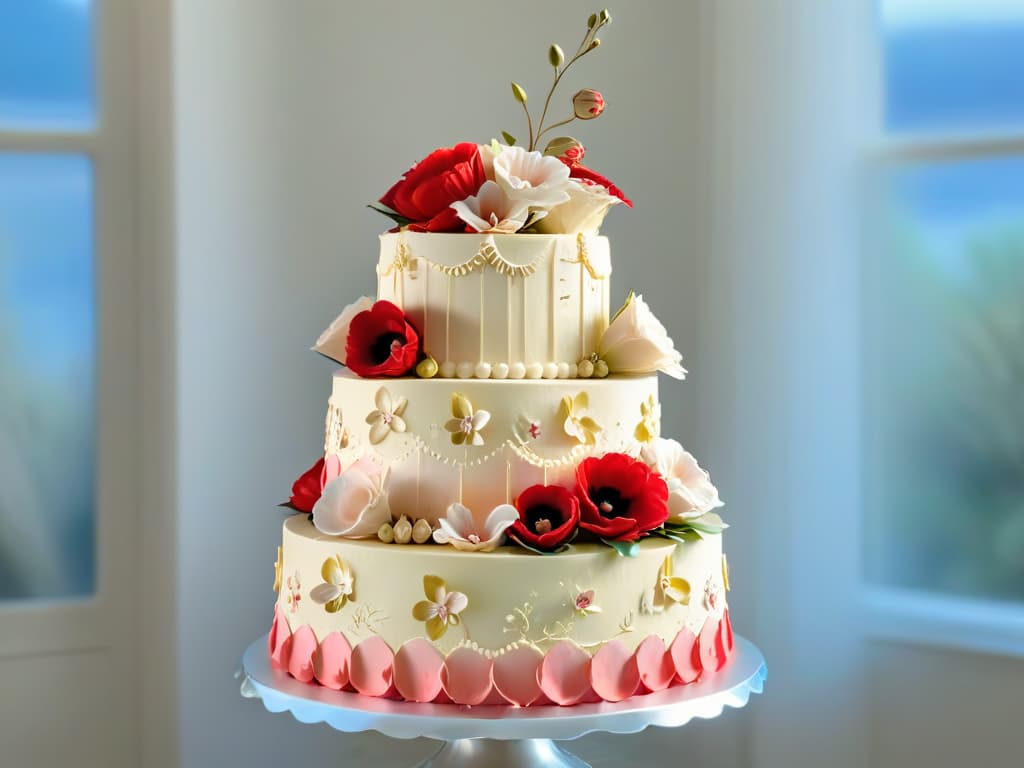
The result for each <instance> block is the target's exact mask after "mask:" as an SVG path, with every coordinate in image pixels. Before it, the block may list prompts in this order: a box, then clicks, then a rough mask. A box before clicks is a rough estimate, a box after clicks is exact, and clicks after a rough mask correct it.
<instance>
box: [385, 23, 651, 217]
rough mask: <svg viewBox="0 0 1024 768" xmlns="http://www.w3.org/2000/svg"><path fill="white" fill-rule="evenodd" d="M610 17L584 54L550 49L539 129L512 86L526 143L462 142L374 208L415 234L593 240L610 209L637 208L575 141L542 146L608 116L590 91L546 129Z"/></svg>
mask: <svg viewBox="0 0 1024 768" xmlns="http://www.w3.org/2000/svg"><path fill="white" fill-rule="evenodd" d="M611 20H612V19H611V15H610V14H609V13H608V11H607V10H603V11H601V12H600V13H595V14H591V16H590V18H589V19H588V21H587V30H586V33H585V34H584V36H583V41H582V42H581V43H580V45H579V48H577V49H576V52H575V53H574V54H573V55H572V57H571V58H569V59H568V60H566V58H565V54H564V53H563V52H562V49H561V47H559V46H558V45H557V44H552V45H551V47H550V48H549V49H548V62H549V63H550V64H551V66H552V68H553V70H554V80H553V82H552V84H551V88H550V90H549V91H548V93H547V96H546V98H545V99H544V106H543V107H542V109H541V113H540V116H539V119H538V120H537V123H536V125H535V124H534V121H533V116H532V115H531V114H530V109H529V107H528V106H527V94H526V89H525V88H523V86H521V85H520V84H519V83H517V82H514V81H513V82H512V96H513V97H514V98H515V100H516V101H517V102H518V103H519V104H521V105H522V107H523V111H524V112H525V113H526V123H527V130H528V141H527V143H526V145H525V146H522V145H519V144H517V140H516V138H515V137H514V136H512V135H511V134H510V133H508V132H506V131H502V138H503V139H504V141H505V143H504V144H502V143H500V142H498V141H497V140H493V141H491V143H490V144H484V145H478V144H474V143H471V142H463V143H460V144H456V145H455V146H453V147H442V148H440V149H437V150H434V151H433V152H431V153H430V154H429V155H428V156H427V157H426V158H424V159H423V160H421V161H420V162H419V163H416V164H415V165H413V166H412V167H411V168H410V169H409V170H408V171H406V172H405V174H404V175H403V176H402V178H401V179H399V180H398V182H396V183H395V184H394V186H392V187H391V189H389V190H388V191H387V192H385V193H384V195H383V197H381V198H380V201H379V203H378V204H375V205H371V206H370V207H371V208H374V209H375V210H377V211H379V212H381V213H383V214H385V215H386V216H388V217H390V218H391V219H393V220H394V221H395V222H396V223H397V224H398V225H399V226H400V227H408V228H409V229H410V230H412V231H415V232H484V233H501V234H512V233H517V232H535V233H543V234H575V233H578V232H586V233H594V232H597V231H598V229H599V228H600V226H601V224H602V222H603V221H604V217H605V215H606V214H607V213H608V211H609V210H610V209H611V207H612V206H614V205H618V204H619V203H625V204H626V205H627V206H628V207H632V205H633V203H632V201H630V200H629V199H628V198H626V196H625V195H624V194H623V193H622V191H621V190H620V189H619V188H618V187H616V186H615V185H614V184H613V183H612V182H611V181H609V180H608V179H606V178H605V177H604V176H602V175H601V174H600V173H598V172H597V171H595V170H593V169H591V168H588V167H586V166H585V165H583V162H582V161H583V156H584V153H585V150H584V148H583V145H582V144H581V143H580V142H579V141H577V140H576V139H574V138H572V137H570V136H558V137H554V138H551V139H550V140H549V141H548V142H547V144H546V145H545V147H544V150H543V151H541V150H539V149H538V148H539V146H540V142H541V139H542V138H543V137H544V136H545V135H548V134H549V133H550V132H551V131H552V130H554V129H555V128H559V127H561V126H563V125H567V124H569V123H571V122H573V121H575V120H593V119H594V118H596V117H598V116H599V115H600V114H601V113H602V112H603V111H604V108H605V102H604V97H603V96H602V95H601V93H600V92H599V91H596V90H594V89H592V88H585V89H583V90H581V91H578V92H577V93H576V94H575V95H574V96H573V97H572V112H571V114H570V115H569V116H568V117H566V118H564V119H562V120H559V121H557V122H552V123H547V122H546V121H547V119H548V110H549V108H550V107H551V103H552V97H553V96H554V94H555V91H556V90H557V89H558V85H559V83H560V82H561V80H562V77H563V76H564V75H565V73H566V72H567V71H568V70H569V68H570V67H572V66H573V64H575V63H576V62H577V61H579V60H580V59H581V58H583V57H584V56H585V55H587V54H588V53H590V52H592V51H594V50H596V49H597V48H598V47H599V46H600V45H601V39H600V38H599V37H598V36H597V33H598V32H599V31H600V30H601V29H602V28H603V27H605V26H606V25H608V24H609V23H610V22H611Z"/></svg>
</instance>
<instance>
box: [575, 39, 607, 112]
mask: <svg viewBox="0 0 1024 768" xmlns="http://www.w3.org/2000/svg"><path fill="white" fill-rule="evenodd" d="M595 42H596V41H595ZM572 111H573V112H574V113H575V114H576V117H578V118H579V119H580V120H593V119H594V118H595V117H597V116H598V115H600V114H601V113H602V112H604V96H602V95H601V94H600V92H598V91H595V90H594V89H593V88H584V89H583V90H582V91H578V92H577V93H576V95H575V96H573V97H572Z"/></svg>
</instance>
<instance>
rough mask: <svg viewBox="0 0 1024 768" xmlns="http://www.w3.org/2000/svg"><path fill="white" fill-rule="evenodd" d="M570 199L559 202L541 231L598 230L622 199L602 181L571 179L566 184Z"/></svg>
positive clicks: (539, 225)
mask: <svg viewBox="0 0 1024 768" xmlns="http://www.w3.org/2000/svg"><path fill="white" fill-rule="evenodd" d="M566 192H567V193H568V194H569V199H568V200H567V201H566V202H564V203H561V204H560V205H556V206H555V207H554V208H552V209H551V210H550V211H548V215H547V216H545V217H544V218H543V219H542V220H541V221H539V222H537V231H538V232H543V233H547V234H552V235H560V234H575V233H577V232H586V233H596V232H597V231H598V230H599V229H600V228H601V224H602V223H603V222H604V217H605V216H606V215H607V214H608V211H609V210H611V207H612V206H613V205H617V204H618V203H621V202H622V200H621V199H619V198H618V197H616V196H615V195H612V194H609V193H608V190H606V189H605V188H604V187H602V186H601V185H600V184H585V183H581V182H578V181H575V180H570V182H569V184H568V186H567V187H566Z"/></svg>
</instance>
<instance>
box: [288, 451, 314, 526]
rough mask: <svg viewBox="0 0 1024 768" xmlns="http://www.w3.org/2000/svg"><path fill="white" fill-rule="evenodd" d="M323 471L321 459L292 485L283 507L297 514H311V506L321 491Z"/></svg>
mask: <svg viewBox="0 0 1024 768" xmlns="http://www.w3.org/2000/svg"><path fill="white" fill-rule="evenodd" d="M323 471H324V460H323V458H322V457H321V458H319V459H317V462H316V463H315V464H314V465H313V466H312V467H310V468H309V469H307V470H306V471H305V472H303V473H302V474H301V475H300V476H299V479H298V480H296V481H295V482H294V483H293V484H292V495H291V498H289V499H288V501H287V503H286V504H284V505H283V506H288V507H291V508H292V509H295V510H298V511H299V512H312V511H313V506H314V505H315V504H316V502H317V501H318V500H319V498H320V493H321V491H323V487H324V486H323Z"/></svg>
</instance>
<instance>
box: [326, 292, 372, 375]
mask: <svg viewBox="0 0 1024 768" xmlns="http://www.w3.org/2000/svg"><path fill="white" fill-rule="evenodd" d="M372 306H373V299H371V298H370V297H369V296H361V297H359V298H358V299H357V300H356V301H354V302H352V303H351V304H349V305H348V306H347V307H345V308H344V309H343V310H342V311H341V314H340V315H338V316H337V317H336V318H334V322H332V323H331V324H330V325H329V326H328V327H327V330H325V331H324V332H323V333H321V334H320V338H319V339H317V340H316V344H314V345H313V351H314V352H319V353H320V354H321V355H323V356H324V357H329V358H330V359H331V360H334V361H335V362H336V363H341V364H342V365H345V342H346V341H348V329H349V326H350V325H352V318H354V317H355V316H356V315H358V314H359V313H360V312H365V311H366V310H368V309H370V307H372Z"/></svg>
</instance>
